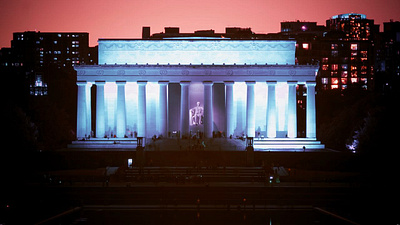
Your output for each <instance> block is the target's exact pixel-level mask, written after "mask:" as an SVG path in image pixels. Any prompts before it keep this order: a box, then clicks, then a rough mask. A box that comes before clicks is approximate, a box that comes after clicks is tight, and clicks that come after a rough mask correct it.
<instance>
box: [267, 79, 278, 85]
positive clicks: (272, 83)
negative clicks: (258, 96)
mask: <svg viewBox="0 0 400 225" xmlns="http://www.w3.org/2000/svg"><path fill="white" fill-rule="evenodd" d="M277 83H278V82H276V81H275V80H267V84H268V85H276V84H277Z"/></svg>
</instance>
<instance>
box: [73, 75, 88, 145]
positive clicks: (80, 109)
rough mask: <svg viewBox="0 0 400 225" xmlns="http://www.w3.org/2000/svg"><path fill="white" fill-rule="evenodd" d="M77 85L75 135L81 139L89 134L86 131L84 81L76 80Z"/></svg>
mask: <svg viewBox="0 0 400 225" xmlns="http://www.w3.org/2000/svg"><path fill="white" fill-rule="evenodd" d="M76 84H77V85H78V104H77V115H76V137H77V138H78V139H82V138H84V137H85V136H87V135H89V134H88V133H87V131H86V119H87V115H86V114H87V107H86V86H87V82H86V81H77V82H76Z"/></svg>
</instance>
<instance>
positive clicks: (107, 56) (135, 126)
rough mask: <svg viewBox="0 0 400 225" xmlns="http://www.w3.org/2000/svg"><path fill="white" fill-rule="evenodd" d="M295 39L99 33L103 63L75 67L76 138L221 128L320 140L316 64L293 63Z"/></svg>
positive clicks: (226, 132) (206, 133) (225, 132)
mask: <svg viewBox="0 0 400 225" xmlns="http://www.w3.org/2000/svg"><path fill="white" fill-rule="evenodd" d="M295 44H296V42H295V41H292V40H230V39H226V38H201V39H200V38H192V39H189V38H186V39H181V38H170V39H162V40H142V39H130V40H125V39H123V40H122V39H118V40H116V39H100V40H99V65H87V66H85V65H81V66H76V67H75V70H76V71H77V85H78V103H77V138H78V139H82V138H85V137H87V136H88V135H90V134H92V136H93V135H94V136H95V137H96V138H105V137H107V138H108V137H118V138H123V137H130V138H135V137H152V136H153V135H157V136H159V135H162V136H164V137H167V136H169V137H171V136H180V137H189V136H193V135H197V136H199V135H200V136H201V137H204V138H212V137H213V136H215V134H220V136H224V137H231V136H232V137H236V136H243V135H244V136H247V137H256V138H260V137H262V138H263V140H281V141H285V140H291V141H292V143H295V142H294V141H296V140H297V141H298V140H303V139H307V140H308V141H313V140H316V112H315V84H316V83H315V76H316V74H317V71H318V66H313V65H295ZM298 85H305V87H306V89H307V100H306V138H303V139H300V138H297V137H298V134H297V115H296V104H297V101H296V88H297V86H298ZM94 86H95V88H92V87H94ZM93 90H95V92H93V93H91V92H92V91H93ZM94 93H95V94H94ZM92 95H93V96H94V98H92V97H91V96H92ZM91 99H95V103H93V104H92V102H91ZM93 105H95V110H92V106H93ZM92 120H93V123H92ZM92 124H93V125H92ZM286 144H287V143H286ZM321 146H322V145H319V146H318V147H319V148H320V147H321ZM292 147H293V146H292Z"/></svg>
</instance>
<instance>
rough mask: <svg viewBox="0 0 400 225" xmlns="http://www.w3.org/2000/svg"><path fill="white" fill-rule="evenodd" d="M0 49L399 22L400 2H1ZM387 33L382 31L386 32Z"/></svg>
mask: <svg viewBox="0 0 400 225" xmlns="http://www.w3.org/2000/svg"><path fill="white" fill-rule="evenodd" d="M0 1H1V2H0V47H9V46H10V41H11V39H12V33H13V32H23V31H28V30H30V31H32V30H37V31H42V32H57V31H61V32H69V31H71V32H72V31H77V32H89V36H90V46H95V45H97V39H98V38H140V37H141V32H142V26H150V27H151V33H159V32H162V31H163V29H164V27H166V26H178V27H180V28H181V29H180V30H181V32H193V31H194V30H200V29H214V30H215V31H216V32H224V31H225V27H227V26H238V27H251V28H252V30H253V31H254V32H256V33H271V32H279V30H280V22H281V21H293V20H304V21H316V22H317V23H318V24H325V20H326V19H328V18H329V17H330V16H332V15H336V14H342V13H350V12H354V13H362V14H366V15H367V18H369V19H375V23H378V24H381V26H383V25H382V23H383V22H388V21H389V20H390V19H393V20H395V21H396V20H400V13H399V9H400V0H331V1H328V0H197V1H195V0H63V1H60V0H36V1H32V0H0ZM381 29H382V28H381Z"/></svg>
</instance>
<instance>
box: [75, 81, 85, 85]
mask: <svg viewBox="0 0 400 225" xmlns="http://www.w3.org/2000/svg"><path fill="white" fill-rule="evenodd" d="M86 84H87V81H82V80H78V81H76V85H78V86H84V85H86Z"/></svg>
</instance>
